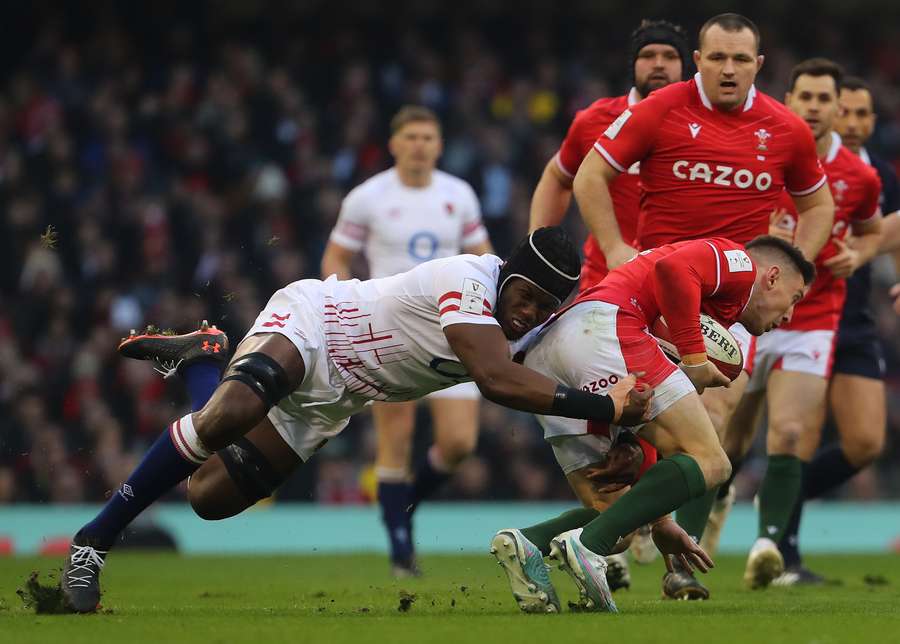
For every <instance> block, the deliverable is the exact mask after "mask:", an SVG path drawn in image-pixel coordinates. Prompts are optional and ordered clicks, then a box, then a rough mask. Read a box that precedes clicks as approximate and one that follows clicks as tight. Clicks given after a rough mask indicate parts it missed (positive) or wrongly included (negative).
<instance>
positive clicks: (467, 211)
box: [459, 183, 488, 248]
mask: <svg viewBox="0 0 900 644" xmlns="http://www.w3.org/2000/svg"><path fill="white" fill-rule="evenodd" d="M461 201H462V204H463V212H462V224H463V225H462V238H461V239H460V244H459V245H460V246H461V247H462V248H471V247H472V246H475V245H476V244H481V243H482V242H485V241H487V239H488V232H487V229H486V228H485V227H484V223H483V222H482V221H481V203H480V202H479V201H478V195H476V194H475V191H474V190H472V186H470V185H469V184H467V183H465V184H463V190H462V200H461Z"/></svg>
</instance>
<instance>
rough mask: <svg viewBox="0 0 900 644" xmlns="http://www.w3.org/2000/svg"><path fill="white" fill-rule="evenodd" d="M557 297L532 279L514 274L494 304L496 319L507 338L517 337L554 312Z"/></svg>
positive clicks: (556, 307) (513, 338) (514, 338)
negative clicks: (529, 280)
mask: <svg viewBox="0 0 900 644" xmlns="http://www.w3.org/2000/svg"><path fill="white" fill-rule="evenodd" d="M558 308H559V303H558V302H557V301H556V298H555V297H553V296H551V295H549V294H548V293H546V292H545V291H542V290H541V289H539V288H538V287H537V286H535V285H534V284H532V283H531V282H526V281H525V280H523V279H519V278H518V277H513V278H511V279H510V280H509V282H507V283H506V286H505V287H504V289H503V292H502V293H501V294H500V301H499V302H498V303H497V314H496V315H495V316H494V317H496V318H497V322H499V323H500V328H501V329H503V334H504V335H505V336H506V338H507V339H508V340H518V339H519V338H521V337H522V336H523V335H525V334H526V333H528V332H529V331H531V330H532V329H533V328H534V327H536V326H538V325H539V324H543V323H544V322H546V321H547V319H548V318H549V317H550V316H551V315H553V313H555V312H556V309H558Z"/></svg>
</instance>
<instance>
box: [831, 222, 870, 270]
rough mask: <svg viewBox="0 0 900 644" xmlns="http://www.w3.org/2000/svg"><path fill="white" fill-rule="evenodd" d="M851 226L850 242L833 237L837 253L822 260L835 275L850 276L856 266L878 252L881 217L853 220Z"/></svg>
mask: <svg viewBox="0 0 900 644" xmlns="http://www.w3.org/2000/svg"><path fill="white" fill-rule="evenodd" d="M852 226H853V238H852V239H851V240H850V242H849V243H845V242H843V241H841V240H840V239H835V240H834V242H835V244H836V245H837V247H838V254H837V255H835V256H834V257H832V258H831V259H829V260H827V261H826V262H824V265H825V266H826V267H828V268H829V269H830V270H831V272H832V273H833V274H834V276H835V277H844V278H846V277H850V276H851V275H852V274H853V273H854V271H856V269H857V268H859V267H860V266H862V265H863V264H865V263H867V262H868V261H869V260H870V259H872V258H873V257H875V255H876V254H877V253H878V247H879V245H880V244H881V238H882V228H883V227H882V224H881V217H880V216H875V217H873V218H872V219H870V220H868V221H863V222H854V223H853V224H852Z"/></svg>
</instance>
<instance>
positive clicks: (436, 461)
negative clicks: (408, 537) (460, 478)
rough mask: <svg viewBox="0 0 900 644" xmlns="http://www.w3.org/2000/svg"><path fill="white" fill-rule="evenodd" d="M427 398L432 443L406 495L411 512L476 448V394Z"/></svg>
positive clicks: (477, 410) (477, 401) (478, 401)
mask: <svg viewBox="0 0 900 644" xmlns="http://www.w3.org/2000/svg"><path fill="white" fill-rule="evenodd" d="M465 384H466V385H468V384H471V383H465ZM451 389H455V388H451ZM475 391H476V392H477V388H476V389H475ZM435 393H442V392H435ZM428 402H429V404H430V406H431V418H432V421H433V427H434V444H433V445H432V446H431V448H430V449H429V450H428V454H427V456H426V457H425V461H424V462H423V463H422V464H421V465H420V466H419V467H418V469H417V470H416V475H415V477H414V478H413V483H412V489H411V490H410V495H409V511H410V512H414V511H415V509H416V508H417V507H418V505H419V503H421V502H422V501H423V500H425V499H427V498H429V497H430V496H431V495H433V494H434V493H435V492H437V491H438V490H439V489H440V488H441V486H443V485H444V483H446V482H447V481H448V480H449V479H450V477H451V476H452V475H453V471H454V470H455V469H456V467H457V466H458V465H459V463H460V462H462V461H463V459H465V458H466V457H467V456H468V455H469V454H471V453H472V452H474V451H475V445H476V443H477V442H478V412H479V409H480V407H481V404H480V400H479V399H478V398H442V397H435V396H434V394H432V396H430V397H429V400H428Z"/></svg>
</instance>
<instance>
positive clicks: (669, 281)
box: [653, 239, 756, 355]
mask: <svg viewBox="0 0 900 644" xmlns="http://www.w3.org/2000/svg"><path fill="white" fill-rule="evenodd" d="M729 253H732V255H729ZM755 271H756V269H755V267H754V265H753V262H752V261H751V260H750V257H749V256H748V255H747V254H746V252H744V251H743V250H738V249H729V250H725V251H723V250H722V249H721V248H719V247H718V246H717V245H716V244H715V243H713V242H712V241H710V240H708V239H700V240H697V241H695V242H691V243H689V244H685V245H684V246H682V247H681V248H679V249H678V250H676V251H675V252H674V253H672V254H670V255H667V256H666V257H664V258H662V259H661V260H659V261H658V262H656V265H655V266H654V269H653V289H654V294H655V295H656V301H657V303H658V304H659V311H660V313H661V314H662V316H663V317H664V318H665V319H666V325H667V326H668V328H669V335H670V337H671V339H672V343H673V344H674V345H675V347H676V348H677V349H678V353H679V354H681V355H686V354H689V353H706V346H705V344H704V342H703V335H702V334H701V332H700V304H701V301H702V300H703V298H706V297H712V296H715V295H716V294H717V293H719V292H720V291H721V290H722V289H723V288H726V289H731V288H732V287H733V280H732V278H730V277H729V273H732V274H734V273H741V272H743V273H747V272H749V274H750V275H751V276H755V275H756V272H755ZM734 281H736V280H734ZM751 283H752V279H751ZM748 288H749V287H748Z"/></svg>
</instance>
